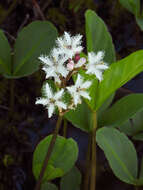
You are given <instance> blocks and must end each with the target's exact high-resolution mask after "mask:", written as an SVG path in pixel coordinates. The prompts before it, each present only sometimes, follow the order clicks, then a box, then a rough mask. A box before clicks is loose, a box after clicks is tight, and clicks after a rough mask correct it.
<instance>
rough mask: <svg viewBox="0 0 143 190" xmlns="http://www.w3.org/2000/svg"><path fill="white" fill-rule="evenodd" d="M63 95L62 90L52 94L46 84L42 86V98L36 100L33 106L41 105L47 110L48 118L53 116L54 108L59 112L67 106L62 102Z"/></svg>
mask: <svg viewBox="0 0 143 190" xmlns="http://www.w3.org/2000/svg"><path fill="white" fill-rule="evenodd" d="M63 93H64V89H62V90H60V91H58V92H56V93H53V92H52V89H51V88H50V87H49V84H48V83H47V84H46V85H45V86H44V97H43V98H39V99H37V100H36V102H35V104H43V106H46V108H47V109H48V115H49V118H50V117H51V116H52V115H53V113H54V110H55V107H58V109H59V110H60V111H61V110H62V109H64V110H66V109H67V105H66V104H65V103H64V102H63V101H62V96H63Z"/></svg>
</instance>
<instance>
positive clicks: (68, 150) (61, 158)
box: [33, 135, 78, 181]
mask: <svg viewBox="0 0 143 190" xmlns="http://www.w3.org/2000/svg"><path fill="white" fill-rule="evenodd" d="M51 138H52V135H49V136H48V137H46V138H44V139H43V140H42V141H41V142H40V143H39V144H38V145H37V147H36V149H35V152H34V157H33V173H34V175H35V177H36V179H38V176H39V174H40V170H41V167H42V165H43V161H44V159H45V156H46V153H47V151H48V147H49V144H50V141H51ZM77 156H78V146H77V143H76V142H75V141H74V140H73V139H71V138H69V139H65V138H64V137H61V136H58V137H57V139H56V143H55V146H54V149H53V152H52V155H51V158H50V160H49V163H48V166H47V169H46V171H45V175H44V178H43V181H46V180H51V179H55V178H57V177H61V176H63V175H64V174H65V173H66V172H68V171H69V170H70V169H71V168H72V167H73V166H74V164H75V161H76V160H77Z"/></svg>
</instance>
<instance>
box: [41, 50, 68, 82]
mask: <svg viewBox="0 0 143 190" xmlns="http://www.w3.org/2000/svg"><path fill="white" fill-rule="evenodd" d="M39 59H40V60H41V62H42V63H43V68H42V69H43V70H44V71H45V73H46V78H49V77H54V78H55V81H58V82H59V83H60V76H62V77H66V76H67V75H68V73H69V71H68V70H67V69H66V67H65V66H64V63H65V62H66V61H67V57H65V56H60V54H59V50H58V49H57V48H54V49H53V50H52V52H51V55H50V56H49V57H48V56H43V55H41V56H40V57H39ZM57 79H58V80H57Z"/></svg>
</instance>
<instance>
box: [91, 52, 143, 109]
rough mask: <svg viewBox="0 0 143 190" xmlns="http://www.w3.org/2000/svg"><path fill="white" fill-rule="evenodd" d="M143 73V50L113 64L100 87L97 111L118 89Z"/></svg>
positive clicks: (105, 73)
mask: <svg viewBox="0 0 143 190" xmlns="http://www.w3.org/2000/svg"><path fill="white" fill-rule="evenodd" d="M141 71H143V50H139V51H136V52H135V53H132V54H131V55H129V56H127V57H126V58H124V59H122V60H120V61H118V62H116V63H113V64H112V65H110V67H109V69H107V70H106V71H105V72H104V77H103V78H104V79H103V80H102V81H101V83H100V84H99V86H98V97H96V106H95V108H96V110H98V109H99V108H100V107H101V106H102V104H103V103H104V101H105V100H106V99H107V98H108V97H109V96H111V94H112V93H114V92H115V91H116V90H117V89H118V88H120V87H121V86H122V85H124V84H125V83H126V82H128V81H129V80H130V79H132V78H133V77H135V76H136V75H137V74H139V73H140V72H141Z"/></svg>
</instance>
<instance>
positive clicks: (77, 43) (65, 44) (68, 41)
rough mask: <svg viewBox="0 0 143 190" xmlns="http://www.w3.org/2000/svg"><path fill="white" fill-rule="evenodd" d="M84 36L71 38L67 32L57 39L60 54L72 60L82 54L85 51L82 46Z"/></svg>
mask: <svg viewBox="0 0 143 190" xmlns="http://www.w3.org/2000/svg"><path fill="white" fill-rule="evenodd" d="M81 39H82V35H80V34H77V35H76V36H71V35H70V33H68V32H65V33H64V35H63V36H62V37H59V38H57V41H56V43H57V46H58V48H59V50H60V51H59V52H60V54H65V55H66V56H68V58H71V59H72V57H73V56H74V55H75V54H77V53H80V52H81V51H82V50H83V47H82V46H81V42H82V40H81Z"/></svg>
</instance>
